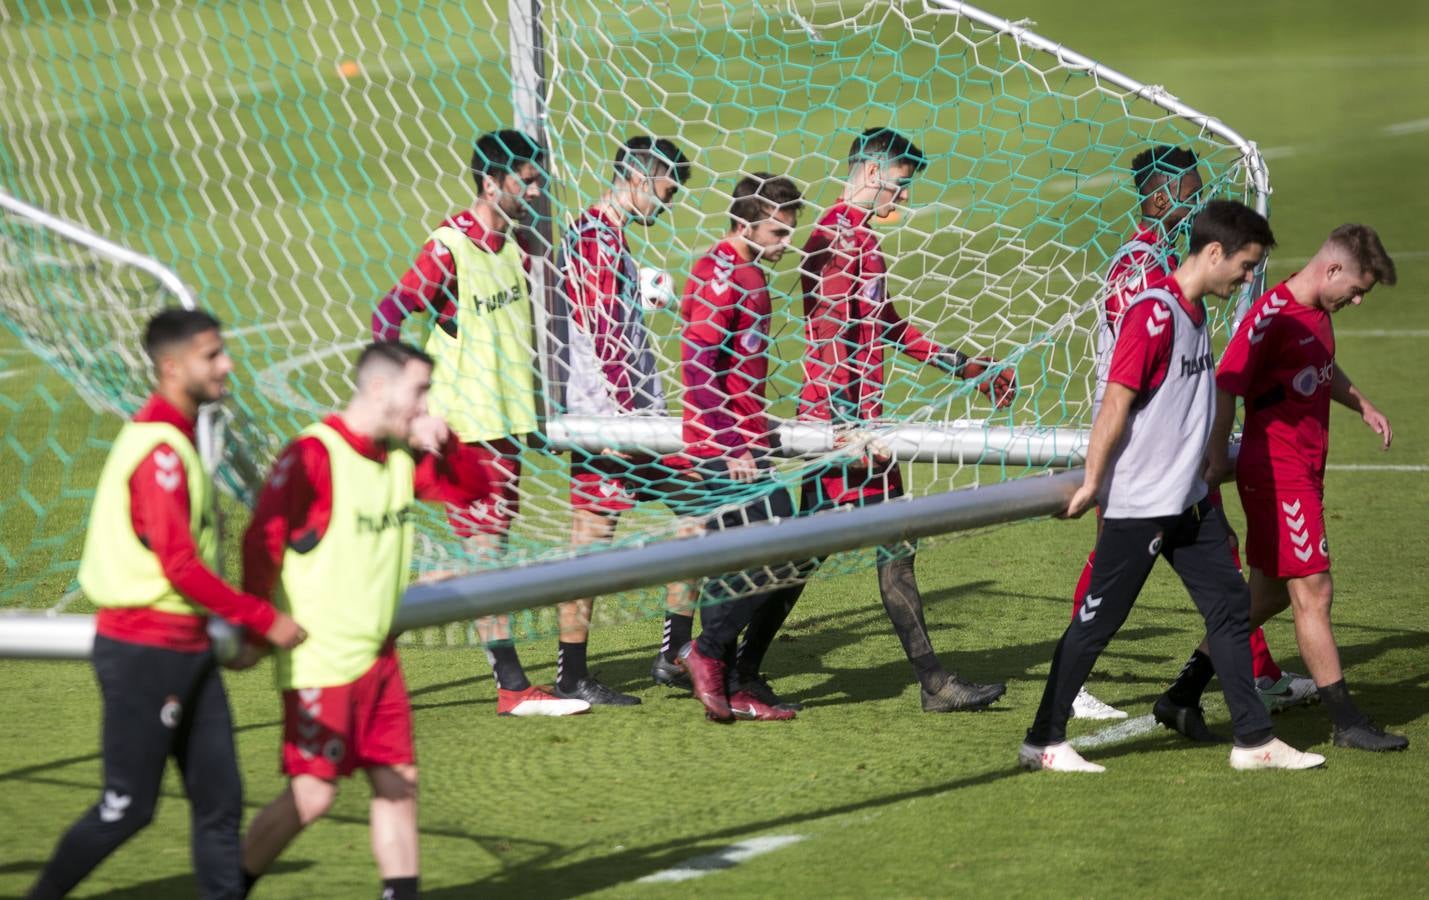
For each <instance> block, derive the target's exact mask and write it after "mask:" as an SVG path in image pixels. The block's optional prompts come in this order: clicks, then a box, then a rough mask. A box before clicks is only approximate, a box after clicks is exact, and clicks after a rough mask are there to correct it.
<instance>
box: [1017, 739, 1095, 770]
mask: <svg viewBox="0 0 1429 900" xmlns="http://www.w3.org/2000/svg"><path fill="white" fill-rule="evenodd" d="M1017 764H1018V765H1019V766H1021V767H1022V768H1024V769H1026V770H1028V771H1029V772H1035V771H1037V770H1038V769H1046V770H1047V771H1049V772H1105V771H1106V766H1099V765H1097V764H1096V763H1094V762H1087V761H1086V760H1085V759H1082V755H1081V754H1080V753H1078V752H1077V751H1076V750H1074V749H1072V745H1071V744H1069V743H1067V742H1066V741H1062V742H1061V743H1060V744H1048V745H1047V746H1046V747H1038V746H1036V745H1033V744H1029V743H1026V742H1023V744H1022V746H1021V748H1019V749H1018V751H1017Z"/></svg>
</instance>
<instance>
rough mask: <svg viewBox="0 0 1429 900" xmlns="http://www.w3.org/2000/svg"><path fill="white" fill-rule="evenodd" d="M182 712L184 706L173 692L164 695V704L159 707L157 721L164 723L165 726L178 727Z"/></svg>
mask: <svg viewBox="0 0 1429 900" xmlns="http://www.w3.org/2000/svg"><path fill="white" fill-rule="evenodd" d="M183 714H184V706H183V704H182V703H180V702H179V698H178V697H175V696H174V695H173V694H170V695H169V696H167V697H165V698H164V705H163V706H161V707H159V721H160V722H163V723H164V727H165V728H178V727H179V719H180V718H181V717H182V716H183Z"/></svg>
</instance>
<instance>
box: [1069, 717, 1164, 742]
mask: <svg viewBox="0 0 1429 900" xmlns="http://www.w3.org/2000/svg"><path fill="white" fill-rule="evenodd" d="M1154 730H1156V717H1155V716H1152V715H1150V714H1149V713H1148V714H1147V715H1144V716H1137V717H1136V718H1134V719H1127V720H1126V721H1125V722H1118V723H1116V724H1115V725H1113V726H1111V727H1110V728H1103V729H1102V730H1101V731H1094V732H1092V733H1091V734H1084V735H1082V736H1081V737H1079V738H1073V739H1072V746H1073V747H1076V748H1077V749H1078V750H1084V749H1087V748H1092V747H1103V746H1106V745H1107V744H1115V743H1117V742H1118V741H1127V740H1130V739H1132V738H1134V737H1141V736H1142V735H1143V734H1149V733H1151V732H1152V731H1154Z"/></svg>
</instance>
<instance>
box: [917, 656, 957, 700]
mask: <svg viewBox="0 0 1429 900" xmlns="http://www.w3.org/2000/svg"><path fill="white" fill-rule="evenodd" d="M909 662H911V663H912V664H913V671H914V673H915V674H916V675H917V676H918V683H919V684H920V685H922V686H923V690H925V691H927V692H928V693H930V694H936V693H937V692H938V690H939V689H941V688H942V686H943V685H944V684H946V683H947V681H948V679H949V678H950V677H952V676H950V675H949V674H948V672H947V670H946V669H944V668H943V664H942V663H941V662H939V661H938V654H936V653H924V654H923V655H921V656H915V657H913V658H912V659H910V660H909Z"/></svg>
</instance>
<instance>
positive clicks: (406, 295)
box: [372, 285, 431, 341]
mask: <svg viewBox="0 0 1429 900" xmlns="http://www.w3.org/2000/svg"><path fill="white" fill-rule="evenodd" d="M430 306H431V301H430V299H429V298H427V297H423V296H422V295H421V294H419V293H415V292H413V291H411V290H409V289H407V288H406V287H403V286H401V285H398V286H397V287H395V288H393V289H392V290H390V291H388V292H387V296H385V297H383V298H382V300H381V302H380V303H378V304H377V311H376V312H374V313H373V314H372V339H373V340H375V341H395V340H397V339H398V338H400V337H401V336H402V323H403V322H404V321H406V320H407V317H408V316H411V315H412V314H414V313H416V312H419V311H421V310H423V309H427V308H429V307H430Z"/></svg>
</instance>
